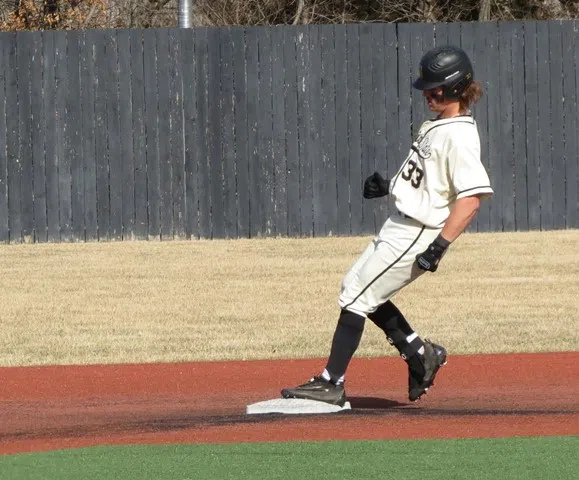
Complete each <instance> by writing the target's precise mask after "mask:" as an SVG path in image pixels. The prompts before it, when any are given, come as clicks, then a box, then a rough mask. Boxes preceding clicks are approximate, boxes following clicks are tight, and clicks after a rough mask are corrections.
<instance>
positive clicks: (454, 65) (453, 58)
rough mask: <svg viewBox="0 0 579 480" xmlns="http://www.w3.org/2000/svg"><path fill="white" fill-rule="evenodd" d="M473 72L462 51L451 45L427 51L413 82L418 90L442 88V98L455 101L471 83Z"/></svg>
mask: <svg viewBox="0 0 579 480" xmlns="http://www.w3.org/2000/svg"><path fill="white" fill-rule="evenodd" d="M473 77H474V70H473V68H472V64H471V63H470V60H469V58H468V56H467V54H466V53H464V51H463V50H462V49H460V48H458V47H455V46H452V45H444V46H442V47H436V48H433V49H432V50H429V51H428V52H426V53H425V54H424V56H423V57H422V59H421V60H420V76H419V77H418V79H416V81H415V82H414V84H413V86H414V88H416V89H418V90H430V89H432V88H437V87H442V89H443V93H444V97H445V98H449V99H457V98H458V97H460V95H461V93H462V92H464V91H465V90H466V88H467V87H468V86H469V85H470V84H471V83H472V81H473Z"/></svg>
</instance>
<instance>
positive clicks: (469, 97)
mask: <svg viewBox="0 0 579 480" xmlns="http://www.w3.org/2000/svg"><path fill="white" fill-rule="evenodd" d="M482 94H483V91H482V85H481V83H480V82H477V81H474V82H472V83H471V84H470V85H469V86H468V87H466V90H465V91H464V92H462V93H461V94H460V97H458V101H459V102H460V109H461V110H463V111H467V110H469V109H470V107H471V106H472V105H474V104H475V103H476V102H478V101H479V100H480V97H482Z"/></svg>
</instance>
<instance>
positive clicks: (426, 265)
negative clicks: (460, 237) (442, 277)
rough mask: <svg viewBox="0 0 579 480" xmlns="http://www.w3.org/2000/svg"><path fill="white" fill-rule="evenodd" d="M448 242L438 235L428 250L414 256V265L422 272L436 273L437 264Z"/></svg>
mask: <svg viewBox="0 0 579 480" xmlns="http://www.w3.org/2000/svg"><path fill="white" fill-rule="evenodd" d="M449 245H450V242H449V241H448V240H446V239H445V238H444V237H442V236H441V235H438V237H436V238H435V239H434V241H433V242H432V243H431V244H430V245H429V246H428V248H427V249H426V250H425V251H424V252H422V253H420V254H418V255H417V256H416V263H417V264H418V267H419V268H421V269H422V270H426V271H428V272H436V270H437V269H438V264H439V263H440V260H441V259H442V256H443V255H444V252H445V251H446V249H447V248H448V246H449Z"/></svg>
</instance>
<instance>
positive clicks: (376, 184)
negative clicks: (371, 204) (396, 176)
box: [364, 172, 390, 198]
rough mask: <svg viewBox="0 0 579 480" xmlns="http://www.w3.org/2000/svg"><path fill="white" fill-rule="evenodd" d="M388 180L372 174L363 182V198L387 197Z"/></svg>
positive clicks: (377, 174) (375, 173) (376, 173)
mask: <svg viewBox="0 0 579 480" xmlns="http://www.w3.org/2000/svg"><path fill="white" fill-rule="evenodd" d="M389 184H390V180H388V179H386V178H383V177H382V175H380V174H379V173H378V172H374V173H373V174H372V175H370V176H369V177H368V178H367V179H366V181H365V182H364V198H379V197H384V196H385V195H388V189H389Z"/></svg>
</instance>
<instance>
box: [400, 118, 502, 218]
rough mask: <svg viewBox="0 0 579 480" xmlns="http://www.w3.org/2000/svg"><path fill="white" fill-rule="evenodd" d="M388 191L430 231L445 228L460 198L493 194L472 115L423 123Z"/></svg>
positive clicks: (403, 209)
mask: <svg viewBox="0 0 579 480" xmlns="http://www.w3.org/2000/svg"><path fill="white" fill-rule="evenodd" d="M390 192H391V195H392V196H393V197H394V201H395V204H396V208H397V209H398V210H399V211H401V212H402V213H404V214H406V215H408V216H410V217H412V218H414V219H415V220H418V221H419V222H421V223H423V224H424V225H426V226H427V227H432V228H441V227H442V226H443V225H444V222H445V221H446V219H447V218H448V215H449V214H450V211H451V209H452V206H453V204H454V202H456V200H458V199H459V198H463V197H469V196H471V195H481V196H482V197H487V196H490V195H492V193H493V189H492V188H491V186H490V181H489V177H488V174H487V172H486V170H485V168H484V166H483V164H482V162H481V158H480V139H479V135H478V129H477V126H476V122H475V120H474V119H473V118H472V116H470V115H462V116H459V117H453V118H449V119H439V120H427V121H426V122H424V123H423V124H422V126H421V127H420V131H419V132H418V137H417V139H416V141H415V142H414V143H413V144H412V148H411V149H410V152H409V154H408V156H407V157H406V160H405V161H404V163H403V164H402V166H401V167H400V170H398V173H397V174H396V175H395V176H394V178H393V179H392V182H391V184H390Z"/></svg>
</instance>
